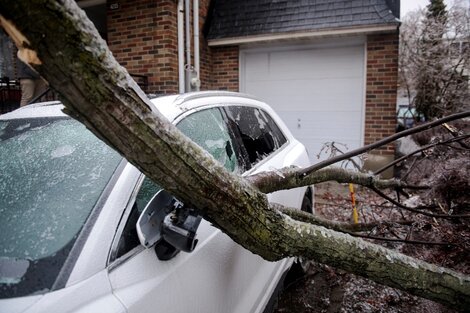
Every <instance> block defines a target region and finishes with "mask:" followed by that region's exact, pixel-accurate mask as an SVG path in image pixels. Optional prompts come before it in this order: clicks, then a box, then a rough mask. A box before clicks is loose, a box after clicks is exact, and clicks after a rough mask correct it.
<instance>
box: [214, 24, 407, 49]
mask: <svg viewBox="0 0 470 313" xmlns="http://www.w3.org/2000/svg"><path fill="white" fill-rule="evenodd" d="M397 29H398V26H397V25H385V26H383V25H382V26H367V27H359V28H348V29H328V30H321V31H310V32H296V33H283V34H275V35H271V34H268V35H255V36H246V37H232V38H223V39H211V40H208V45H209V46H210V47H217V46H230V45H241V44H249V43H259V42H266V41H277V40H292V39H310V38H318V37H329V36H345V35H348V36H349V35H370V34H377V33H390V32H396V31H397Z"/></svg>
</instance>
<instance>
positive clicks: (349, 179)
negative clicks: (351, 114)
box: [246, 167, 429, 193]
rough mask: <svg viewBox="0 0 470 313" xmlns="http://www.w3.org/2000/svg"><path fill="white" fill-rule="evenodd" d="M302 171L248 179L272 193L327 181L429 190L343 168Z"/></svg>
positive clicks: (279, 172)
mask: <svg viewBox="0 0 470 313" xmlns="http://www.w3.org/2000/svg"><path fill="white" fill-rule="evenodd" d="M300 173H301V169H299V168H295V167H289V168H284V169H281V170H278V171H269V172H261V173H258V174H255V175H251V176H248V177H246V179H247V180H248V181H249V182H250V183H252V184H253V185H254V186H256V187H257V188H258V189H259V190H260V191H261V192H264V193H271V192H274V191H278V190H284V189H291V188H297V187H301V186H308V185H313V184H318V183H322V182H327V181H336V182H338V183H353V184H357V185H361V186H364V187H377V188H379V189H384V188H410V189H427V188H429V187H428V186H413V185H408V184H406V183H403V182H402V181H400V180H397V179H381V178H380V177H377V176H374V175H371V174H366V173H361V172H357V171H352V170H348V169H342V168H336V167H331V168H324V169H320V170H317V171H315V172H310V173H308V174H307V175H301V174H300Z"/></svg>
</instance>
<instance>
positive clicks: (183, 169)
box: [0, 0, 470, 309]
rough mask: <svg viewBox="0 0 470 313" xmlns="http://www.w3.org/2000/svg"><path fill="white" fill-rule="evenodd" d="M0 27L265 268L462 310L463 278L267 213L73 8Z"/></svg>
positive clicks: (70, 109)
mask: <svg viewBox="0 0 470 313" xmlns="http://www.w3.org/2000/svg"><path fill="white" fill-rule="evenodd" d="M0 15H1V16H2V19H1V22H2V25H3V27H4V28H5V29H6V31H7V32H8V33H9V34H10V36H11V37H12V38H13V39H14V40H15V42H16V44H17V46H18V48H19V49H20V51H21V55H22V56H23V58H24V60H25V61H26V62H28V63H29V64H31V65H32V66H33V67H34V68H35V69H36V70H37V71H38V72H39V73H40V74H41V75H42V76H43V77H44V78H45V79H46V80H47V81H48V82H49V83H50V85H51V87H53V88H54V89H55V90H56V91H57V92H59V94H60V95H61V97H62V100H63V103H64V105H65V107H66V112H67V113H68V114H70V115H71V116H73V117H74V118H76V119H78V120H79V121H81V122H82V123H84V124H85V125H86V126H87V127H88V128H89V129H90V130H91V131H92V132H94V133H95V134H96V135H97V136H99V137H100V138H102V139H103V140H104V141H105V142H107V143H108V144H109V145H110V146H112V147H113V148H114V149H116V150H117V151H118V152H119V153H121V154H122V155H123V156H125V157H126V159H127V160H128V161H129V162H131V163H132V164H134V165H136V166H137V167H138V168H139V169H140V170H141V171H142V172H143V173H144V174H145V175H147V176H148V177H150V178H151V179H152V180H154V181H156V182H158V183H159V184H160V185H161V186H162V187H164V188H165V189H167V190H168V191H169V192H171V193H172V194H174V195H175V196H176V197H177V198H179V199H181V200H183V201H185V202H187V203H191V204H193V205H194V206H195V207H197V208H198V209H199V210H200V211H201V213H202V214H203V216H204V218H206V219H207V220H209V221H211V222H213V223H214V224H215V225H216V226H217V227H218V228H220V229H221V230H222V231H223V232H225V233H227V234H228V235H229V236H230V237H231V238H232V239H233V240H234V241H236V242H237V243H239V244H241V245H242V246H243V247H245V248H246V249H249V250H251V251H252V252H254V253H256V254H259V255H260V256H262V257H263V258H265V259H267V260H271V261H274V260H279V259H282V258H284V257H288V256H304V257H307V258H313V259H315V260H317V261H319V262H322V263H325V264H329V265H332V266H335V267H338V268H342V269H344V270H347V271H349V272H351V273H355V274H358V275H362V276H364V277H367V278H370V279H372V280H374V281H377V282H379V283H382V284H386V285H389V286H392V287H397V288H400V289H403V290H407V291H409V292H411V293H413V294H416V295H419V296H423V297H426V298H429V299H433V300H436V301H440V302H442V303H445V304H448V305H451V306H454V307H456V308H461V309H462V308H468V307H470V277H468V276H464V275H462V274H459V273H457V272H454V271H451V270H448V269H445V268H439V267H437V266H434V265H431V264H428V263H425V262H422V261H419V260H416V259H413V258H410V257H408V256H405V255H402V254H399V253H396V252H394V251H391V250H388V249H385V248H383V247H381V246H378V245H374V244H371V243H368V242H366V241H364V240H361V239H357V238H353V237H351V236H349V235H346V234H342V233H338V232H335V231H333V230H330V229H327V228H324V227H321V226H316V225H312V224H307V223H303V222H300V221H297V220H294V219H292V218H290V217H289V216H287V215H285V214H283V213H282V212H280V211H279V210H276V209H273V208H270V206H269V203H268V201H267V198H266V196H265V194H264V193H262V192H260V191H259V190H258V189H257V188H255V187H254V186H253V185H252V184H250V183H249V182H248V181H247V180H245V179H243V178H242V177H240V176H237V175H235V174H231V173H228V172H227V171H226V170H225V169H224V168H223V167H222V166H221V165H220V164H219V163H217V162H216V161H215V160H214V159H213V158H212V157H211V156H210V155H209V154H208V153H206V152H205V151H203V150H202V149H201V148H200V147H199V146H197V145H196V144H194V143H193V142H192V141H190V140H189V139H188V138H186V137H185V136H184V135H183V134H181V133H180V132H179V131H178V130H177V129H176V128H175V127H174V126H173V125H172V124H170V123H169V122H168V121H167V120H166V119H165V118H164V117H163V116H162V115H161V114H160V113H159V112H157V111H156V109H155V108H154V106H153V105H152V104H151V103H150V102H149V100H148V99H147V98H146V97H145V95H144V94H143V93H142V91H141V90H140V89H139V87H138V86H137V85H136V83H135V82H134V81H133V80H132V79H131V78H130V76H129V74H128V73H127V72H126V70H125V69H124V68H122V67H121V66H120V65H119V64H118V63H117V62H116V60H115V59H114V58H113V56H112V54H111V52H110V51H109V50H108V49H107V47H106V44H105V42H104V41H103V40H102V39H101V38H100V37H99V35H98V32H97V31H96V30H95V29H94V26H93V25H92V24H91V22H90V21H89V20H88V19H87V17H86V16H85V14H84V13H83V12H82V11H81V10H80V9H79V8H78V7H77V5H76V3H75V1H72V0H61V1H53V0H21V1H10V0H0Z"/></svg>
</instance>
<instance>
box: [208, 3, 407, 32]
mask: <svg viewBox="0 0 470 313" xmlns="http://www.w3.org/2000/svg"><path fill="white" fill-rule="evenodd" d="M213 1H215V3H214V5H213V10H212V12H211V14H212V17H211V19H210V25H209V32H208V39H222V38H232V37H244V36H252V35H262V34H278V33H285V32H296V31H299V32H302V31H315V30H321V29H336V28H348V27H357V26H370V25H398V23H399V21H398V19H397V18H396V17H395V16H394V15H393V13H392V11H391V8H390V7H389V6H388V5H387V3H388V1H387V0H213Z"/></svg>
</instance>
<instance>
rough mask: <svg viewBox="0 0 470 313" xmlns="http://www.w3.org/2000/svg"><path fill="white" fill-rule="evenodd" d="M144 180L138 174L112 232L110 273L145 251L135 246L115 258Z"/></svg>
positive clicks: (109, 255)
mask: <svg viewBox="0 0 470 313" xmlns="http://www.w3.org/2000/svg"><path fill="white" fill-rule="evenodd" d="M144 179H145V175H144V174H142V173H140V175H139V178H138V179H137V183H136V184H135V185H134V188H133V190H132V193H131V195H130V197H129V199H128V201H127V203H126V206H125V208H124V210H123V212H122V214H121V218H120V219H119V223H118V227H117V228H116V231H115V232H114V237H113V240H112V243H111V247H110V251H109V253H108V259H107V268H108V271H112V270H113V269H115V268H117V267H119V265H121V264H123V263H125V262H126V261H127V260H129V259H131V258H132V257H134V256H135V255H137V254H139V253H140V252H142V251H144V250H145V247H144V246H142V245H137V246H135V247H134V248H132V249H131V250H129V251H127V252H126V253H124V254H123V255H122V256H120V257H119V258H118V257H117V254H118V247H119V242H120V240H121V237H122V234H123V232H124V228H125V227H126V224H127V221H128V219H129V216H130V215H131V213H132V209H133V207H134V204H135V202H136V199H137V195H138V194H139V191H140V188H141V187H142V184H143V182H144Z"/></svg>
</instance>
